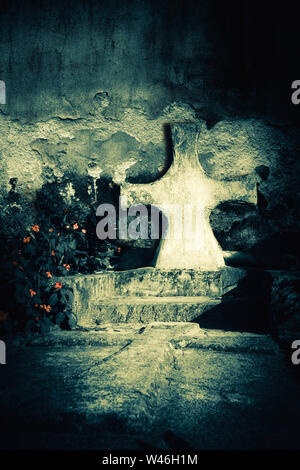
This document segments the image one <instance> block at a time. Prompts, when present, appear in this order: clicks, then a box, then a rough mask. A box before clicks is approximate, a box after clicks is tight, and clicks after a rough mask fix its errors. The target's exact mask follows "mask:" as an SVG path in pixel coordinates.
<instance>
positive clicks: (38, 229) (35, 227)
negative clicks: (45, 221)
mask: <svg viewBox="0 0 300 470" xmlns="http://www.w3.org/2000/svg"><path fill="white" fill-rule="evenodd" d="M31 228H32V230H33V231H34V232H39V231H40V227H39V226H38V225H33V226H32V227H31Z"/></svg>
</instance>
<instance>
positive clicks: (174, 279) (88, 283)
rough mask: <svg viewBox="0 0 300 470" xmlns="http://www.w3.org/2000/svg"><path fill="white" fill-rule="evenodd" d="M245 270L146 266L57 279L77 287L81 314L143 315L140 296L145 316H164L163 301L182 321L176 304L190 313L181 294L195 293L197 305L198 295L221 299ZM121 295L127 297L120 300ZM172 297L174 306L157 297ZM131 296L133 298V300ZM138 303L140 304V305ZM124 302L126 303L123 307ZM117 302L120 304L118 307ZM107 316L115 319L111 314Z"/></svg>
mask: <svg viewBox="0 0 300 470" xmlns="http://www.w3.org/2000/svg"><path fill="white" fill-rule="evenodd" d="M245 273H246V271H244V270H241V269H236V268H231V267H225V268H221V269H218V270H217V271H199V270H194V269H173V270H161V269H157V268H153V267H146V268H140V269H133V270H127V271H101V272H99V273H96V274H87V275H85V274H78V275H75V276H65V277H63V278H56V279H53V282H56V281H57V280H60V281H61V282H62V283H63V284H65V285H68V286H69V287H71V288H72V289H73V293H74V301H73V305H72V309H73V311H74V312H75V313H76V314H77V316H78V317H79V318H83V317H85V316H86V315H87V311H88V310H92V311H96V312H97V315H100V318H102V317H103V316H105V315H104V314H103V313H101V314H99V312H103V310H106V311H107V312H108V311H109V312H111V313H110V315H113V317H114V318H115V317H116V318H117V319H118V318H126V317H127V316H128V318H131V316H132V315H131V313H128V311H130V312H131V311H136V313H135V314H134V315H133V316H134V317H138V318H140V313H138V312H142V311H143V307H142V304H141V303H139V301H138V299H143V300H142V302H144V303H145V308H144V310H145V311H147V313H146V314H145V315H143V318H144V317H145V318H146V316H149V317H151V319H152V320H153V319H154V318H155V316H156V315H159V317H160V315H161V313H159V314H158V313H157V309H158V307H157V305H159V303H160V304H161V305H164V304H167V305H169V309H171V310H172V312H173V313H172V315H171V313H170V316H171V317H172V318H174V317H175V318H176V321H180V318H179V316H178V315H177V314H176V313H175V312H176V308H177V307H176V304H179V305H180V310H181V311H182V312H183V318H182V321H185V319H186V318H187V317H186V315H187V314H186V313H184V309H185V307H184V305H183V303H184V302H183V301H181V300H180V297H183V298H187V297H194V303H195V305H199V303H201V301H199V300H197V297H205V298H208V299H209V303H210V302H211V299H214V298H215V299H219V298H220V297H221V296H222V295H224V294H225V293H226V292H227V291H229V290H230V289H232V288H234V287H235V286H236V284H237V283H238V281H239V279H241V278H243V277H244V276H245ZM119 297H122V298H123V299H122V300H116V299H118V298H119ZM169 297H174V302H173V304H174V306H172V307H171V304H172V302H171V301H169V302H166V301H165V300H161V301H159V300H155V298H162V299H166V298H169ZM128 298H132V300H130V299H128ZM112 299H113V300H112ZM124 299H126V300H124ZM145 299H149V301H145ZM151 299H152V300H151ZM151 302H152V303H153V304H154V305H155V307H153V309H152V310H153V313H150V312H151ZM205 302H206V300H205ZM205 302H204V303H205ZM134 303H135V304H136V305H137V307H136V309H135V308H134V305H133V304H134ZM186 303H187V304H189V305H191V302H190V301H188V300H186ZM217 303H218V301H217ZM122 304H123V305H124V307H123V310H122V307H121V305H122ZM115 305H117V306H118V307H115ZM113 306H114V307H113ZM116 308H117V310H118V312H121V311H124V312H125V313H124V314H122V315H121V314H120V313H118V314H115V313H114V312H115V311H116ZM126 312H127V313H126ZM191 315H192V317H191V318H194V312H193V309H192V312H191ZM196 316H197V315H196ZM161 319H162V318H161ZM107 320H108V321H111V318H110V317H109V315H108V316H107ZM116 321H119V320H116ZM120 321H126V320H120ZM143 321H144V320H143Z"/></svg>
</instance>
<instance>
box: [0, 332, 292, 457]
mask: <svg viewBox="0 0 300 470" xmlns="http://www.w3.org/2000/svg"><path fill="white" fill-rule="evenodd" d="M114 333H116V336H117V337H119V339H120V343H119V345H118V344H117V340H116V341H115V342H113V341H112V340H111V337H112V335H114ZM106 334H107V338H108V339H107V342H106V343H105V341H104V338H105V335H106ZM98 335H99V336H98ZM118 335H119V336H118ZM49 337H51V340H50V339H49ZM84 338H85V339H84ZM89 338H93V339H92V340H91V343H90V339H89ZM97 338H98V339H99V344H97V341H98V340H97ZM124 338H128V339H129V340H130V344H127V346H126V345H125V347H124ZM113 343H114V344H113ZM105 344H107V345H108V346H107V345H105ZM214 344H218V345H219V346H222V345H223V347H220V348H219V347H218V348H215V349H214V348H213V345H214ZM0 381H1V389H0V416H1V419H2V426H1V430H0V447H1V448H31V449H37V448H39V449H45V448H47V449H54V448H57V449H118V448H119V449H126V448H127V450H128V449H149V448H152V449H153V448H156V449H166V450H175V449H177V450H179V449H188V448H189V449H281V448H297V445H299V442H298V429H297V428H298V423H299V418H300V409H299V406H298V397H299V392H300V384H299V382H298V381H297V380H296V377H295V374H293V373H291V371H290V370H289V368H288V366H287V363H286V360H285V358H284V357H283V356H282V355H281V353H280V351H279V350H278V348H277V346H276V344H275V343H274V342H273V340H272V339H271V338H270V337H269V336H264V335H255V334H248V333H243V334H240V333H237V332H234V333H233V332H224V331H221V330H214V331H209V330H201V329H200V328H199V326H198V325H196V324H192V323H188V324H186V323H177V324H176V323H175V324H174V323H155V324H152V325H146V326H145V327H142V328H140V327H139V325H136V324H135V325H134V324H133V325H132V326H131V325H128V324H107V325H103V327H102V328H101V329H99V330H98V331H86V332H85V331H80V332H77V331H71V332H64V333H62V334H61V333H58V332H54V333H51V334H50V335H48V339H47V337H45V338H44V341H43V339H42V338H40V339H38V338H36V339H35V340H33V342H30V343H28V344H27V346H26V347H21V346H13V345H9V347H8V362H7V365H6V366H3V367H1V368H0Z"/></svg>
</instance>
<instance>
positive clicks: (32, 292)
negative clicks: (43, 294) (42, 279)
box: [29, 289, 36, 297]
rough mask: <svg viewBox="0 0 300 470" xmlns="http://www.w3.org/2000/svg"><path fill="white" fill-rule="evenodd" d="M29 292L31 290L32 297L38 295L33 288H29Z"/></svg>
mask: <svg viewBox="0 0 300 470" xmlns="http://www.w3.org/2000/svg"><path fill="white" fill-rule="evenodd" d="M29 292H30V295H31V297H34V296H35V295H36V292H34V290H33V289H29Z"/></svg>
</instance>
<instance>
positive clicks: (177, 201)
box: [121, 123, 256, 270]
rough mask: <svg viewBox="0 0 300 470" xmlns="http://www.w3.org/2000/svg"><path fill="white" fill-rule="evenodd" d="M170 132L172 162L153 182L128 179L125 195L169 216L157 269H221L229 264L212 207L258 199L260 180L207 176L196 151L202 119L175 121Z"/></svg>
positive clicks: (156, 261)
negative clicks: (211, 219) (214, 225)
mask: <svg viewBox="0 0 300 470" xmlns="http://www.w3.org/2000/svg"><path fill="white" fill-rule="evenodd" d="M171 133H172V141H173V162H172V164H171V166H170V168H169V170H168V171H167V173H165V174H164V175H163V176H162V177H161V178H160V179H158V180H156V181H154V182H152V183H149V184H130V183H123V184H122V185H121V196H122V198H124V197H125V198H124V199H125V201H127V206H130V205H136V204H145V205H152V206H156V207H157V208H159V209H160V210H162V211H163V213H164V214H165V215H166V216H167V218H168V233H167V236H166V238H165V239H162V240H161V243H160V247H159V249H158V252H157V254H156V258H155V266H156V267H157V268H160V269H176V268H178V269H182V268H186V269H189V268H190V269H198V270H216V269H218V268H220V267H222V266H224V264H225V263H224V258H223V255H222V250H221V247H220V246H219V244H218V242H217V240H216V238H215V236H214V233H213V231H212V229H211V227H210V223H209V216H210V212H211V210H212V209H213V208H214V207H216V206H217V205H218V204H219V203H220V202H222V201H228V200H243V201H247V202H252V203H256V185H255V181H254V180H253V179H251V178H250V179H247V178H246V179H243V178H242V179H237V180H232V181H220V180H215V179H212V178H209V177H207V176H206V174H205V172H204V170H203V168H202V166H201V164H200V162H199V156H198V152H197V142H198V139H199V136H200V130H199V127H198V126H197V124H195V123H185V124H173V125H171ZM200 158H201V155H200Z"/></svg>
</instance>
